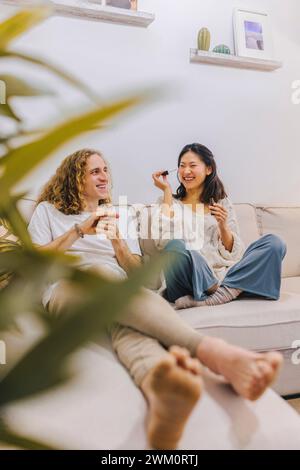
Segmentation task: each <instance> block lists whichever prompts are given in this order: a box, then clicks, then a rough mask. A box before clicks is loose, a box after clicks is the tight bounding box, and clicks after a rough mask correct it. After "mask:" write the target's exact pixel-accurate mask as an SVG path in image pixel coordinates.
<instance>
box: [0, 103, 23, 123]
mask: <svg viewBox="0 0 300 470" xmlns="http://www.w3.org/2000/svg"><path fill="white" fill-rule="evenodd" d="M0 116H4V117H8V118H10V119H13V120H14V121H17V122H22V120H21V119H20V118H19V116H18V115H17V114H16V113H15V112H14V110H13V109H12V107H11V106H10V105H9V104H8V103H5V104H0Z"/></svg>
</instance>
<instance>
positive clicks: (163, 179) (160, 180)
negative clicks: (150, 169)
mask: <svg viewBox="0 0 300 470" xmlns="http://www.w3.org/2000/svg"><path fill="white" fill-rule="evenodd" d="M163 173H164V170H162V171H157V172H156V173H153V175H152V179H153V181H154V186H156V187H157V188H158V189H161V190H162V191H166V190H167V189H169V190H170V191H171V192H172V189H171V186H170V183H169V181H168V178H167V176H166V175H163Z"/></svg>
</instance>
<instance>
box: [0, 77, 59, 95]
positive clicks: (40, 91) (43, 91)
mask: <svg viewBox="0 0 300 470" xmlns="http://www.w3.org/2000/svg"><path fill="white" fill-rule="evenodd" d="M0 79H1V80H3V81H4V82H5V84H6V97H7V98H10V97H11V96H45V95H52V96H53V95H55V93H54V91H53V90H52V89H51V88H49V87H48V86H46V85H45V84H43V85H42V84H41V83H40V82H39V83H38V84H37V83H34V86H33V85H32V84H30V83H29V82H28V81H26V80H24V79H23V78H19V77H16V76H15V75H9V74H1V75H0Z"/></svg>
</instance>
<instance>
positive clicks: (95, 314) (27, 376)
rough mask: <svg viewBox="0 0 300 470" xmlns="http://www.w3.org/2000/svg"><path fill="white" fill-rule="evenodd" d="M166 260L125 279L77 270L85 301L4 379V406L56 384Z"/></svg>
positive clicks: (65, 315) (66, 314)
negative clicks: (80, 351) (70, 361)
mask: <svg viewBox="0 0 300 470" xmlns="http://www.w3.org/2000/svg"><path fill="white" fill-rule="evenodd" d="M164 260H165V257H164V256H162V255H160V256H159V257H157V258H156V259H153V260H152V261H151V262H150V263H149V264H147V265H144V266H143V267H142V268H139V269H137V270H135V271H133V272H132V274H131V275H130V277H129V279H128V280H126V281H122V282H112V281H107V280H104V279H102V280H101V278H100V276H98V275H96V274H94V273H93V272H88V271H80V270H77V271H76V274H75V278H76V280H77V285H78V287H79V288H80V287H81V286H82V285H83V284H84V285H85V290H86V292H85V296H84V300H83V302H82V303H79V304H78V303H76V305H74V304H73V305H72V306H69V307H68V308H66V309H65V311H64V312H63V315H62V316H61V317H60V319H59V320H58V321H57V323H56V324H55V326H54V327H53V330H52V331H51V332H50V333H49V334H48V335H47V336H46V337H45V338H43V339H42V340H41V341H40V342H39V343H38V344H37V345H35V346H34V347H33V348H32V349H31V350H30V351H29V352H28V353H27V354H26V355H25V356H24V357H23V358H22V359H21V360H20V361H19V362H18V363H17V364H16V365H15V366H14V368H13V369H12V370H10V371H9V372H8V373H7V375H6V376H5V377H3V378H2V380H1V382H0V390H1V394H0V406H3V405H6V404H7V403H11V402H13V401H15V400H19V399H23V398H25V397H28V396H30V395H33V394H36V393H39V392H41V391H44V390H47V389H49V388H50V387H53V386H55V385H56V384H57V383H58V379H59V377H62V376H64V375H65V373H66V371H67V369H65V364H66V362H65V361H66V359H67V358H68V357H69V356H70V355H71V354H72V353H74V352H75V351H76V350H77V349H78V348H79V347H81V346H82V345H84V344H85V343H86V342H87V341H89V340H93V339H98V338H99V333H100V332H102V331H103V330H104V329H105V328H106V327H107V325H108V324H110V323H112V322H113V321H115V320H116V319H117V318H118V316H120V314H121V313H122V310H124V307H125V306H127V305H128V302H129V301H130V300H131V299H132V298H133V297H134V296H135V295H136V293H137V291H138V289H139V288H140V287H141V286H142V285H144V284H145V283H146V282H147V281H148V280H149V279H151V277H152V276H153V274H154V273H156V272H158V271H159V270H160V269H161V268H162V266H163V263H164ZM75 278H74V279H75ZM100 280H101V282H100ZM88 289H89V290H88ZM116 291H117V292H118V295H116ZM37 371H38V373H36V372H37Z"/></svg>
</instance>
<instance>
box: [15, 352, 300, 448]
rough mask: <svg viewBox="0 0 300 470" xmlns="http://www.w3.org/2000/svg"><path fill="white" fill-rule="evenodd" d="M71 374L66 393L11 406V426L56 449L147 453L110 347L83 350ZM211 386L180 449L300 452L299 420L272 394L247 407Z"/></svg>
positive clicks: (134, 393)
mask: <svg viewBox="0 0 300 470" xmlns="http://www.w3.org/2000/svg"><path fill="white" fill-rule="evenodd" d="M72 369H73V371H74V372H75V371H76V372H77V373H76V375H75V376H74V378H73V380H72V381H71V382H70V383H69V384H67V385H66V386H64V387H61V388H58V389H57V390H53V391H51V392H48V393H45V394H43V395H40V396H38V397H35V398H34V399H32V400H26V401H22V402H20V403H16V404H15V405H12V406H10V407H9V408H8V409H7V413H6V416H7V419H8V422H9V424H10V425H11V426H14V427H15V428H16V429H17V430H18V432H19V433H22V434H23V433H24V434H25V433H26V434H27V435H29V436H31V437H32V438H36V439H40V440H43V441H46V442H48V443H49V444H50V445H52V446H53V447H55V448H64V449H95V450H101V449H102V450H103V449H105V450H107V449H110V450H125V449H131V450H135V449H147V448H148V447H147V441H146V435H145V415H146V402H145V399H144V397H143V395H142V393H141V392H140V391H139V390H138V389H137V388H136V387H135V385H134V384H133V382H132V380H131V378H130V377H129V375H128V373H127V372H126V371H125V369H124V368H123V367H122V366H121V365H120V363H119V362H118V360H117V359H116V357H115V355H114V353H113V352H112V351H111V349H110V347H109V346H106V345H105V344H102V345H101V344H94V345H90V346H89V347H86V348H85V349H84V350H82V351H80V352H79V353H77V354H76V356H75V357H74V359H73V365H72ZM217 382H218V380H217V379H216V378H209V377H208V378H207V379H206V390H205V393H204V395H203V397H202V399H201V401H200V402H199V403H198V405H197V406H196V408H195V410H194V412H193V414H192V416H191V418H190V420H189V422H188V425H187V428H186V431H185V433H184V436H183V439H182V441H181V445H180V447H179V448H180V449H185V450H188V449H199V450H202V449H238V450H241V449H247V450H251V449H300V418H299V416H298V415H297V413H296V412H295V411H294V410H293V409H292V408H291V407H290V406H289V405H287V404H286V403H285V402H284V401H283V400H282V399H281V398H279V397H278V396H277V395H276V394H275V393H274V392H273V391H271V390H270V391H268V392H267V393H266V394H265V395H264V396H263V397H262V398H261V399H259V400H258V401H257V402H254V403H251V402H248V401H245V400H243V399H241V398H238V397H237V396H236V395H235V394H234V393H233V391H232V390H231V389H230V388H229V387H228V386H225V385H220V384H218V383H217ZM124 397H126V400H125V401H124ZM278 423H280V426H278Z"/></svg>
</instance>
